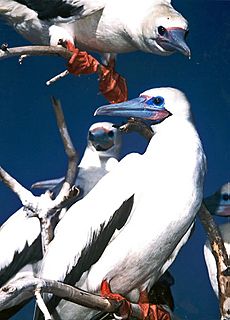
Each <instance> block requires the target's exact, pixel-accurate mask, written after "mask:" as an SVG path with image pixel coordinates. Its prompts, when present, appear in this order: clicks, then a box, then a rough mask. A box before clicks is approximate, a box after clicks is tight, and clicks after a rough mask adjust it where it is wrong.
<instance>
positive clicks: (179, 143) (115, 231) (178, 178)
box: [40, 88, 206, 320]
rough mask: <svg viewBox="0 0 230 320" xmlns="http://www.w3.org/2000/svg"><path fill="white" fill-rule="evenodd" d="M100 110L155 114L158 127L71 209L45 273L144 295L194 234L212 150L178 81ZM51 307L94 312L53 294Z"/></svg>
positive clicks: (93, 288)
mask: <svg viewBox="0 0 230 320" xmlns="http://www.w3.org/2000/svg"><path fill="white" fill-rule="evenodd" d="M96 114H97V115H100V114H101V115H102V114H107V115H117V116H127V117H129V116H131V117H138V118H142V119H148V120H151V121H152V122H153V123H154V125H153V129H154V132H155V135H154V136H153V138H152V139H151V141H150V142H149V145H148V147H147V149H146V151H145V153H144V154H138V153H131V154H129V155H127V156H126V157H124V158H123V159H122V160H121V161H120V162H119V163H118V165H117V166H116V167H115V168H114V169H113V170H111V171H110V172H109V173H108V174H107V175H105V176H104V177H103V178H102V179H101V180H100V182H99V183H98V184H97V185H96V186H95V187H94V188H93V189H92V190H91V192H89V193H88V195H87V196H86V197H85V198H84V199H82V200H80V201H78V202H77V203H75V204H74V205H73V206H72V207H71V208H70V209H69V210H68V211H67V213H66V215H65V216H64V218H63V219H62V220H61V221H60V223H59V224H58V226H57V228H56V232H55V237H54V240H53V241H52V242H51V243H50V245H49V248H48V251H47V253H46V255H45V257H44V259H43V262H42V268H41V274H40V276H41V277H42V278H46V279H54V280H59V281H63V282H66V283H69V284H72V285H74V284H75V285H76V286H78V287H80V288H83V289H85V290H87V291H90V292H97V293H98V292H100V288H101V284H103V285H102V289H101V293H102V294H104V293H105V291H106V290H105V287H106V286H110V289H111V291H112V293H119V294H121V295H123V296H125V297H126V298H127V299H129V300H130V301H132V302H137V301H138V300H139V299H140V296H141V293H142V292H144V291H145V290H146V291H148V290H149V289H150V287H151V286H152V284H153V283H154V282H156V281H157V279H159V277H160V276H161V275H162V274H163V273H164V272H165V270H167V269H168V267H169V266H170V265H171V263H172V262H173V261H174V259H175V257H176V255H177V253H178V251H179V250H180V248H181V246H182V245H183V244H184V243H185V242H186V241H187V239H188V237H189V233H190V230H191V228H192V225H193V221H194V218H195V215H196V213H197V211H198V209H199V207H200V205H201V201H202V197H203V179H204V175H205V170H206V160H205V155H204V152H203V149H202V145H201V141H200V139H199V136H198V134H197V131H196V129H195V127H194V125H193V122H192V116H191V112H190V105H189V102H188V101H187V99H186V97H185V95H184V94H183V93H182V92H181V91H179V90H177V89H174V88H156V89H151V90H147V91H145V92H143V93H142V94H141V95H140V97H139V98H137V99H134V100H131V101H128V102H124V103H121V104H115V105H108V106H104V107H101V108H99V109H98V110H97V111H96ZM188 142H189V143H188ZM112 293H110V294H109V296H112V297H113V294H112ZM58 302H59V305H58ZM48 307H49V308H50V311H51V313H53V318H54V319H65V320H67V319H73V318H77V319H88V318H89V317H90V316H91V314H90V312H89V310H88V309H85V308H83V307H80V306H77V305H74V304H70V303H68V302H66V301H61V302H60V301H57V300H56V301H55V298H54V297H53V298H51V299H50V301H49V302H48ZM55 308H56V309H55ZM54 309H55V310H54Z"/></svg>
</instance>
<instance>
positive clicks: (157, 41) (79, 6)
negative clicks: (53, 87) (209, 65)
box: [0, 0, 191, 103]
mask: <svg viewBox="0 0 230 320" xmlns="http://www.w3.org/2000/svg"><path fill="white" fill-rule="evenodd" d="M0 16H2V18H3V19H5V20H6V21H7V22H8V23H9V24H10V25H12V26H13V27H14V28H15V29H16V31H17V32H19V33H20V34H21V35H23V36H24V37H25V38H26V39H28V40H29V41H31V42H32V43H35V44H44V45H54V46H56V45H58V44H59V43H65V44H66V46H67V48H68V49H69V50H71V51H73V52H74V54H73V56H72V58H71V59H70V61H69V71H70V72H72V73H74V74H77V75H79V74H81V73H92V72H97V71H98V72H99V74H100V85H99V87H100V90H101V91H102V93H104V94H105V96H106V97H107V99H108V100H109V101H110V102H113V103H114V102H121V101H124V100H126V99H127V88H126V84H125V83H124V79H123V78H121V77H120V76H119V75H118V74H117V73H116V72H115V71H114V58H115V56H116V54H117V53H126V52H131V51H137V50H141V51H143V52H149V53H153V54H158V55H163V56H164V55H170V54H172V53H174V52H181V53H182V54H184V55H186V56H189V57H190V55H191V53H190V49H189V47H188V46H187V44H186V42H185V37H186V35H187V32H188V23H187V21H186V19H185V18H184V17H183V16H182V15H181V14H180V13H179V12H178V11H176V10H175V9H174V8H173V6H172V4H171V1H170V0H144V1H142V2H141V3H140V2H138V1H132V0H125V1H123V0H95V1H92V0H43V1H37V0H7V1H6V0H0ZM75 47H76V48H75ZM78 48H79V49H80V50H81V51H79V49H78ZM82 50H87V51H88V50H90V51H94V52H98V53H100V54H101V55H102V56H103V64H104V65H99V63H98V61H97V60H96V59H94V58H93V57H92V56H89V55H88V54H87V53H86V52H84V51H82Z"/></svg>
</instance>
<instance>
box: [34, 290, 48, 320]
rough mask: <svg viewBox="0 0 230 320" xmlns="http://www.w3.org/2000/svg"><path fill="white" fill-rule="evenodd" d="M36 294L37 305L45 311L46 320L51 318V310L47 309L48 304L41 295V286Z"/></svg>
mask: <svg viewBox="0 0 230 320" xmlns="http://www.w3.org/2000/svg"><path fill="white" fill-rule="evenodd" d="M34 295H35V298H36V303H37V306H38V307H39V309H40V310H41V312H42V313H43V315H44V318H45V320H51V315H50V313H49V310H48V309H47V307H46V304H45V302H44V300H43V298H42V296H41V289H40V288H39V289H35V291H34Z"/></svg>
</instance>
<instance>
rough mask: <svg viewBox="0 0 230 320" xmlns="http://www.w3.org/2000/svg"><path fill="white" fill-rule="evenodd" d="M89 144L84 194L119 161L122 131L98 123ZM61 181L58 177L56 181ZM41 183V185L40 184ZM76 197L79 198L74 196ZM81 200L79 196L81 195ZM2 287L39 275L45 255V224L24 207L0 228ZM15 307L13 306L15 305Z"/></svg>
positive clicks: (81, 174) (82, 171)
mask: <svg viewBox="0 0 230 320" xmlns="http://www.w3.org/2000/svg"><path fill="white" fill-rule="evenodd" d="M87 140H88V142H87V147H86V150H85V152H84V155H83V157H82V160H81V162H80V165H79V171H78V176H77V179H76V182H75V184H76V186H77V187H79V188H80V189H81V191H82V192H81V198H82V197H84V196H85V195H86V194H87V193H88V192H89V191H90V190H91V189H92V188H93V187H94V185H95V184H96V183H97V182H98V181H99V180H100V179H101V177H102V176H103V175H105V174H106V173H107V172H108V171H109V170H111V168H113V167H114V166H115V165H116V164H117V163H118V158H119V153H120V148H121V133H120V132H119V130H118V129H116V128H114V127H113V124H112V123H110V122H97V123H94V124H93V125H92V126H91V127H90V128H89V131H88V137H87ZM62 182H64V178H63V179H62V178H61V182H60V179H59V186H58V188H57V189H56V190H55V191H56V193H57V194H58V192H59V191H60V189H61V185H62ZM56 184H57V181H56ZM35 185H36V184H35ZM39 186H40V187H41V185H40V184H39ZM42 186H43V187H45V188H47V187H51V186H52V188H54V187H55V180H52V181H49V184H47V182H46V183H42ZM74 199H75V201H76V198H74ZM77 200H78V198H77ZM64 213H65V209H63V210H62V211H61V214H58V217H56V216H55V217H54V218H53V221H52V227H53V229H54V228H55V226H56V224H57V223H58V221H59V220H60V219H61V217H62V216H63V214H64ZM0 250H1V252H2V255H1V257H0V287H2V286H3V285H6V283H7V282H9V281H12V280H13V279H16V278H20V277H26V276H28V275H35V274H37V273H38V271H39V261H40V260H41V259H42V257H43V252H42V243H41V227H40V221H39V219H38V218H37V217H28V216H27V212H26V210H25V209H24V208H21V209H19V210H18V211H17V212H16V213H14V214H13V215H12V216H11V217H10V218H9V219H8V220H7V221H6V222H5V223H4V224H3V225H2V226H1V228H0ZM15 305H17V302H16V301H12V305H11V306H7V309H8V310H7V311H2V310H1V311H0V318H1V319H2V318H3V316H4V317H5V316H6V314H8V315H11V312H12V313H15V312H16V311H18V309H20V307H21V306H22V305H23V303H22V304H21V303H20V305H19V306H18V308H16V307H15ZM13 306H14V307H15V308H13V309H12V308H11V307H13Z"/></svg>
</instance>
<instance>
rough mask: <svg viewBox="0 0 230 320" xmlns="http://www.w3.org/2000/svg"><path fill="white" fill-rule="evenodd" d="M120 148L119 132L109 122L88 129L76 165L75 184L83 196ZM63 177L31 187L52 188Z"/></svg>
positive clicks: (59, 182) (95, 124)
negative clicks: (85, 140)
mask: <svg viewBox="0 0 230 320" xmlns="http://www.w3.org/2000/svg"><path fill="white" fill-rule="evenodd" d="M120 150H121V132H120V131H119V130H117V129H116V128H114V127H113V124H112V123H111V122H96V123H94V124H92V125H91V126H90V128H89V131H88V137H87V146H86V149H85V152H84V154H83V157H82V159H81V162H80V164H79V166H78V174H77V178H76V181H75V186H76V187H79V188H80V190H81V195H80V196H81V197H84V196H85V195H86V194H87V193H88V192H89V191H90V190H91V189H92V188H93V187H94V186H95V184H96V183H97V182H98V181H99V180H100V179H101V178H102V177H103V176H104V175H105V174H106V173H107V172H109V171H110V170H111V169H112V168H113V167H114V166H116V164H117V163H118V159H119V156H120ZM63 181H64V177H62V178H59V179H52V180H46V181H40V182H36V183H35V184H33V186H32V187H33V188H44V189H49V190H53V189H54V188H55V187H56V188H57V187H61V185H62V182H63Z"/></svg>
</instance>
